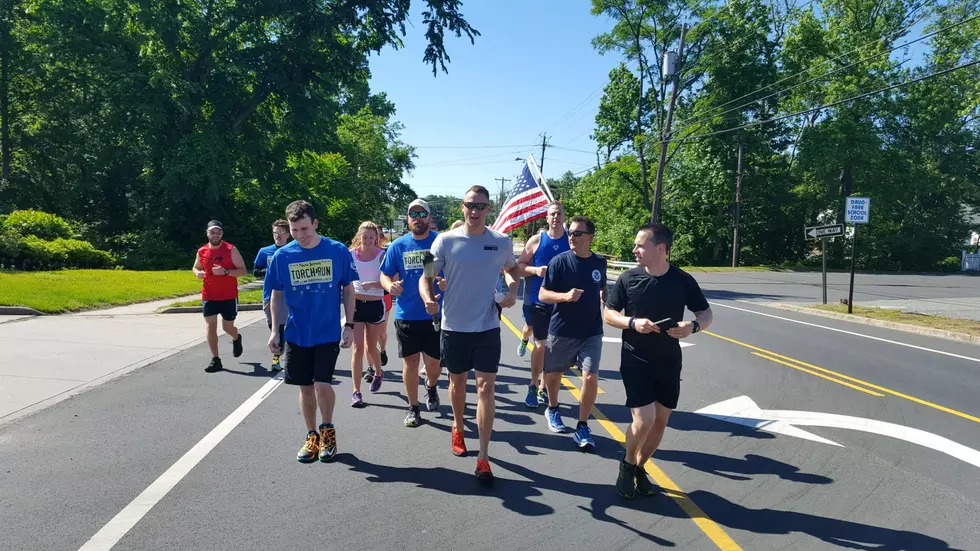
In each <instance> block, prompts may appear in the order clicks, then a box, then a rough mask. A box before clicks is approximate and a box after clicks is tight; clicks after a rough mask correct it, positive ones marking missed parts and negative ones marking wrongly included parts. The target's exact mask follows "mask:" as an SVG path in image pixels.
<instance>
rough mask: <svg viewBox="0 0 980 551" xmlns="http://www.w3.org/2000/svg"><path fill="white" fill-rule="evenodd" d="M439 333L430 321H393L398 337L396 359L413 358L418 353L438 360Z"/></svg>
mask: <svg viewBox="0 0 980 551" xmlns="http://www.w3.org/2000/svg"><path fill="white" fill-rule="evenodd" d="M439 333H440V331H436V328H435V326H434V325H432V320H400V319H396V320H395V336H397V337H398V357H399V358H405V357H408V356H414V355H416V354H418V353H419V352H422V353H424V354H425V355H426V356H428V357H430V358H435V359H439V345H440V343H439Z"/></svg>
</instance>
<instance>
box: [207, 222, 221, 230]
mask: <svg viewBox="0 0 980 551" xmlns="http://www.w3.org/2000/svg"><path fill="white" fill-rule="evenodd" d="M211 228H218V229H219V230H221V231H224V228H223V227H222V226H221V222H218V221H217V220H212V221H210V222H208V229H209V230H210V229H211Z"/></svg>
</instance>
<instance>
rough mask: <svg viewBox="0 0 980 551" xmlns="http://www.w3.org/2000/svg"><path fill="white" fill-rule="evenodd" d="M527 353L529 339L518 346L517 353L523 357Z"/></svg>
mask: <svg viewBox="0 0 980 551" xmlns="http://www.w3.org/2000/svg"><path fill="white" fill-rule="evenodd" d="M525 354H527V341H521V344H520V346H518V347H517V355H518V356H520V357H522V358H523V357H524V355H525Z"/></svg>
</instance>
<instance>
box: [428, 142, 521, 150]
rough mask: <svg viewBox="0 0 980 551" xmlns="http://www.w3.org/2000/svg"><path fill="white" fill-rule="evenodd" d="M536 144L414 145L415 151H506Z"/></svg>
mask: <svg viewBox="0 0 980 551" xmlns="http://www.w3.org/2000/svg"><path fill="white" fill-rule="evenodd" d="M537 145H538V144H534V143H532V144H518V145H416V146H412V147H414V148H415V149H507V148H511V149H513V148H515V147H535V146H537Z"/></svg>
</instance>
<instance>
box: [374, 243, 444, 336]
mask: <svg viewBox="0 0 980 551" xmlns="http://www.w3.org/2000/svg"><path fill="white" fill-rule="evenodd" d="M437 235H439V234H438V233H436V232H434V231H430V232H429V236H428V237H426V238H425V239H415V237H414V236H413V235H412V234H408V235H403V236H401V237H399V238H398V239H396V240H395V241H394V242H392V244H391V245H390V246H389V247H388V252H387V253H385V259H384V261H383V262H382V263H381V273H383V274H384V275H386V276H388V277H394V275H395V274H398V278H399V279H401V280H402V289H404V291H402V294H401V295H399V296H397V297H395V319H399V320H408V321H411V320H431V319H432V316H431V315H430V314H428V313H426V311H425V302H423V301H422V296H421V295H420V294H419V279H422V257H423V256H424V255H425V253H427V252H429V249H430V248H431V247H432V243H433V241H435V240H436V236H437ZM436 293H437V294H442V292H441V291H438V290H436ZM439 302H440V304H441V303H442V299H441V298H440V299H439Z"/></svg>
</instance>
